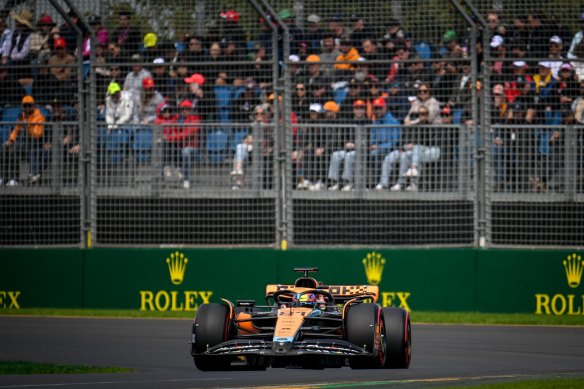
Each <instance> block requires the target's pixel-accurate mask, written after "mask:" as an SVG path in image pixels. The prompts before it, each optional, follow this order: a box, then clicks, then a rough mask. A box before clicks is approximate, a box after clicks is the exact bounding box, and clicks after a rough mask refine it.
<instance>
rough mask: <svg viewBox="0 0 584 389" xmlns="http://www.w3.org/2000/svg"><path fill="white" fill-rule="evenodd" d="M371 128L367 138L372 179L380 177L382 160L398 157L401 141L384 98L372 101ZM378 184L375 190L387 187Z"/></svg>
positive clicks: (397, 125) (397, 122) (398, 129)
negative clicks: (372, 116) (372, 118)
mask: <svg viewBox="0 0 584 389" xmlns="http://www.w3.org/2000/svg"><path fill="white" fill-rule="evenodd" d="M372 105H373V115H374V118H375V120H374V121H373V127H371V130H370V138H369V171H370V173H371V174H372V175H373V177H380V173H379V165H380V162H381V160H382V159H383V161H384V163H383V164H384V165H385V164H386V162H385V160H386V159H388V158H389V159H390V160H392V161H393V160H395V161H397V158H398V157H399V146H400V141H401V127H400V122H399V121H398V120H397V119H396V118H395V117H394V116H393V115H392V113H391V112H389V111H388V110H387V104H386V102H385V99H384V98H381V97H379V98H377V99H375V100H373V103H372ZM380 184H381V186H380V185H379V184H378V185H377V186H376V189H384V188H386V187H387V183H386V182H381V181H380Z"/></svg>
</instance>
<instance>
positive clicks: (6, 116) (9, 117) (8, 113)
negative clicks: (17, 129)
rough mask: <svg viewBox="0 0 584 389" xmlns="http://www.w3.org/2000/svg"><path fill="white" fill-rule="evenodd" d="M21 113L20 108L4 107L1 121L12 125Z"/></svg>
mask: <svg viewBox="0 0 584 389" xmlns="http://www.w3.org/2000/svg"><path fill="white" fill-rule="evenodd" d="M21 114H22V108H21V107H20V106H18V107H6V108H4V110H3V112H2V123H7V124H8V125H9V126H14V124H15V122H17V121H18V118H19V117H20V115H21Z"/></svg>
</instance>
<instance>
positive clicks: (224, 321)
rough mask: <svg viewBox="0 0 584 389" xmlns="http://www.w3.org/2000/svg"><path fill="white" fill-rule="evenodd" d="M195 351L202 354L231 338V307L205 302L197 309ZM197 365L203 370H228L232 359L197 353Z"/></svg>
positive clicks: (194, 326)
mask: <svg viewBox="0 0 584 389" xmlns="http://www.w3.org/2000/svg"><path fill="white" fill-rule="evenodd" d="M193 338H194V344H193V351H194V352H195V354H201V353H204V352H205V351H207V350H208V349H209V348H211V347H213V346H216V345H218V344H220V343H223V342H225V341H226V340H228V339H229V308H228V307H227V306H226V305H223V304H203V305H201V306H200V307H199V309H198V311H197V316H196V317H195V324H194V325H193ZM193 359H194V361H195V366H196V367H197V369H199V370H202V371H217V370H227V369H229V367H230V359H229V358H225V357H217V356H206V355H195V356H193Z"/></svg>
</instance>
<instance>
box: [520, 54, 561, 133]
mask: <svg viewBox="0 0 584 389" xmlns="http://www.w3.org/2000/svg"><path fill="white" fill-rule="evenodd" d="M537 69H538V71H537V74H535V75H533V76H532V79H533V81H532V83H531V85H530V97H531V98H532V101H531V103H530V110H529V112H528V116H527V120H528V122H531V123H533V124H559V123H556V121H557V120H556V119H557V115H556V114H555V110H556V109H557V103H558V95H557V89H558V88H557V85H558V81H557V80H556V79H555V78H554V77H553V75H552V64H551V63H550V62H549V61H540V62H538V65H537Z"/></svg>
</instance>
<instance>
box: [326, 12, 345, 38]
mask: <svg viewBox="0 0 584 389" xmlns="http://www.w3.org/2000/svg"><path fill="white" fill-rule="evenodd" d="M327 29H328V34H330V35H332V36H333V39H334V40H335V46H338V45H339V43H340V40H341V37H343V36H348V31H347V29H346V28H345V26H344V24H343V17H342V16H341V15H340V14H335V15H333V16H331V17H330V18H329V19H328V22H327Z"/></svg>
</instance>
